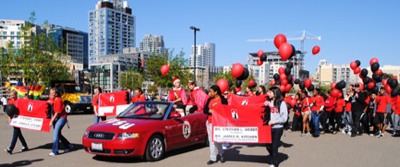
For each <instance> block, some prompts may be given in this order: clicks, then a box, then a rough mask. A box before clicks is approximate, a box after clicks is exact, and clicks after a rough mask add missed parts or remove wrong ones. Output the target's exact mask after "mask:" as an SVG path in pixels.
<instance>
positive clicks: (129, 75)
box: [119, 68, 144, 90]
mask: <svg viewBox="0 0 400 167" xmlns="http://www.w3.org/2000/svg"><path fill="white" fill-rule="evenodd" d="M143 81H144V77H143V74H142V73H140V72H138V71H136V70H133V68H129V69H128V70H127V71H124V72H122V73H121V75H120V77H119V83H120V84H121V87H122V88H129V89H131V90H133V89H135V88H141V87H142V83H143Z"/></svg>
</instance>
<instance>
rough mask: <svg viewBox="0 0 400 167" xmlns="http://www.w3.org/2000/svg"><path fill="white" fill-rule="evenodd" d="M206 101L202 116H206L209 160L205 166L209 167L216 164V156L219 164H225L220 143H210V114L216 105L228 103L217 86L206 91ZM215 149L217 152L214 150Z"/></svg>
mask: <svg viewBox="0 0 400 167" xmlns="http://www.w3.org/2000/svg"><path fill="white" fill-rule="evenodd" d="M208 97H209V98H208V100H207V103H206V105H205V108H204V110H203V112H204V114H207V115H208V117H207V122H206V127H207V134H208V141H209V143H210V144H209V146H210V160H209V161H208V162H207V165H211V164H213V163H216V162H217V154H218V155H219V156H220V159H219V160H220V161H221V163H224V162H225V159H224V156H223V154H224V150H223V149H222V144H221V143H214V142H213V141H212V113H213V109H214V107H215V106H216V105H218V104H228V101H227V100H226V99H225V98H224V96H223V95H222V93H221V89H220V88H219V87H218V86H217V85H212V86H211V87H210V89H209V91H208ZM216 149H217V150H216ZM217 151H218V153H217Z"/></svg>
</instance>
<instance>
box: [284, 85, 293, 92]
mask: <svg viewBox="0 0 400 167" xmlns="http://www.w3.org/2000/svg"><path fill="white" fill-rule="evenodd" d="M290 89H292V84H287V85H286V86H285V91H286V92H289V91H290Z"/></svg>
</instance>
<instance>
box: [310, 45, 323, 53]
mask: <svg viewBox="0 0 400 167" xmlns="http://www.w3.org/2000/svg"><path fill="white" fill-rule="evenodd" d="M320 50H321V48H319V46H317V45H315V46H314V47H313V48H312V54H313V55H316V54H318V53H319V51H320Z"/></svg>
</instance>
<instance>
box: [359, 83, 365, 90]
mask: <svg viewBox="0 0 400 167" xmlns="http://www.w3.org/2000/svg"><path fill="white" fill-rule="evenodd" d="M358 84H359V85H360V87H359V89H360V90H361V91H362V90H364V83H362V82H360V83H358Z"/></svg>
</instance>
